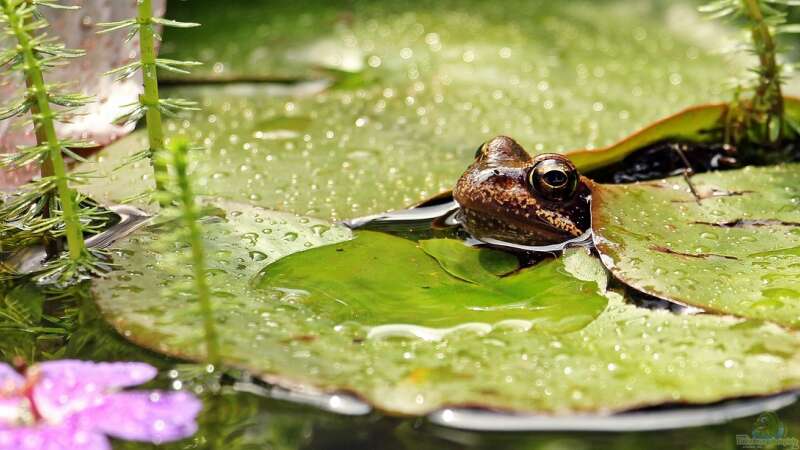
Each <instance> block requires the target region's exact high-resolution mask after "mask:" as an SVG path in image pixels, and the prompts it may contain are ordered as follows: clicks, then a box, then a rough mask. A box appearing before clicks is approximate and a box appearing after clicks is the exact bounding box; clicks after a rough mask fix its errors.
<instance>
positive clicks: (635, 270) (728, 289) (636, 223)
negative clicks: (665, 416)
mask: <svg viewBox="0 0 800 450" xmlns="http://www.w3.org/2000/svg"><path fill="white" fill-rule="evenodd" d="M692 182H693V183H694V185H695V187H696V189H697V190H698V193H699V194H700V196H701V198H702V200H701V201H700V204H698V203H697V202H696V201H695V199H694V197H693V196H692V194H691V193H690V192H689V191H688V189H687V187H686V184H685V182H684V181H683V180H682V179H681V178H670V179H667V180H663V181H660V182H650V183H640V184H633V185H598V184H595V185H594V186H593V188H592V228H593V230H594V233H595V243H596V244H597V248H598V250H599V251H600V253H601V256H602V260H603V262H604V263H605V265H606V267H608V268H609V269H610V270H611V271H612V272H613V273H614V275H615V276H617V277H618V278H620V279H621V280H622V281H623V282H625V283H626V284H628V285H630V286H632V287H634V288H636V289H638V290H640V291H643V292H646V293H648V294H650V295H654V296H656V297H660V298H664V299H667V300H672V301H676V302H679V303H685V304H690V305H694V306H698V307H700V308H704V309H707V310H710V311H719V312H723V313H728V314H735V315H738V316H742V317H750V318H758V319H765V320H770V321H773V322H776V323H779V324H782V325H786V326H790V327H794V328H798V327H800V254H799V253H798V251H797V248H798V247H800V208H798V201H800V188H799V186H800V165H797V164H787V165H783V166H776V167H768V168H752V167H750V168H745V169H742V170H736V171H728V172H719V173H708V174H703V175H698V176H695V177H692Z"/></svg>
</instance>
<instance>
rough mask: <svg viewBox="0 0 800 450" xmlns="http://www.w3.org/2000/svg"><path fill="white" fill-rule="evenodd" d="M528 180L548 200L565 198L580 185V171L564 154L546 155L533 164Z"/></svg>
mask: <svg viewBox="0 0 800 450" xmlns="http://www.w3.org/2000/svg"><path fill="white" fill-rule="evenodd" d="M528 182H529V183H530V185H531V187H532V188H533V189H534V190H535V191H536V193H538V194H539V195H541V196H542V197H544V198H546V199H548V200H565V199H567V198H569V197H570V196H571V195H572V194H574V193H575V189H576V188H577V187H578V171H577V169H575V166H573V165H572V163H570V162H569V161H568V160H566V159H565V158H564V157H563V156H557V155H555V156H552V157H545V158H544V159H542V160H541V161H539V162H537V163H536V164H535V165H534V166H533V169H531V172H530V174H529V175H528Z"/></svg>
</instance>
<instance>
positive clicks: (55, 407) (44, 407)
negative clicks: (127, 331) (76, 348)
mask: <svg viewBox="0 0 800 450" xmlns="http://www.w3.org/2000/svg"><path fill="white" fill-rule="evenodd" d="M31 371H34V372H33V376H34V377H38V378H37V379H36V384H35V386H34V391H33V398H34V401H35V402H36V406H37V408H38V410H39V412H40V413H41V414H42V416H44V417H45V418H46V419H47V420H49V421H50V422H61V421H63V420H64V419H66V418H67V417H69V416H70V415H72V414H75V413H77V412H79V411H82V410H84V409H87V408H93V407H96V406H99V405H101V404H102V402H103V398H104V397H105V396H106V394H108V393H109V392H113V391H115V390H117V389H119V388H123V387H128V386H135V385H137V384H141V383H144V382H147V381H149V380H151V379H153V377H155V376H156V374H157V373H158V372H157V370H156V369H155V368H154V367H153V366H151V365H149V364H145V363H135V362H119V363H94V362H90V361H77V360H61V361H49V362H45V363H41V364H38V365H36V366H33V367H32V368H31V369H29V373H28V374H29V376H31ZM37 372H38V373H37Z"/></svg>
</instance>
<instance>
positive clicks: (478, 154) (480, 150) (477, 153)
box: [475, 142, 486, 159]
mask: <svg viewBox="0 0 800 450" xmlns="http://www.w3.org/2000/svg"><path fill="white" fill-rule="evenodd" d="M485 146H486V143H485V142H484V143H483V144H481V145H479V146H478V148H477V149H476V150H475V159H478V158H480V156H481V154H483V147H485Z"/></svg>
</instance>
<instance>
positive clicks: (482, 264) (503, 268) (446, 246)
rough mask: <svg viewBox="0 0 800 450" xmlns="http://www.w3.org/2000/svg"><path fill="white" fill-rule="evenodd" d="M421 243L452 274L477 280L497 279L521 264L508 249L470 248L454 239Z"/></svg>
mask: <svg viewBox="0 0 800 450" xmlns="http://www.w3.org/2000/svg"><path fill="white" fill-rule="evenodd" d="M419 247H420V248H421V249H422V250H423V251H424V252H425V253H427V254H428V255H430V256H431V257H432V258H434V259H436V261H437V262H438V263H439V265H440V266H442V269H444V270H445V271H446V272H447V273H449V274H450V275H452V276H454V277H456V278H460V279H462V280H464V281H469V282H471V283H475V284H481V283H484V282H489V283H492V282H496V281H497V278H498V277H499V276H502V275H507V274H509V273H511V272H513V271H515V270H517V268H518V267H519V260H517V258H516V257H515V256H514V255H512V254H510V253H506V252H501V251H499V250H492V249H481V250H480V251H476V250H475V249H469V248H468V247H466V244H465V243H464V242H462V241H458V240H455V239H428V240H425V241H421V242H420V243H419Z"/></svg>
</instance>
